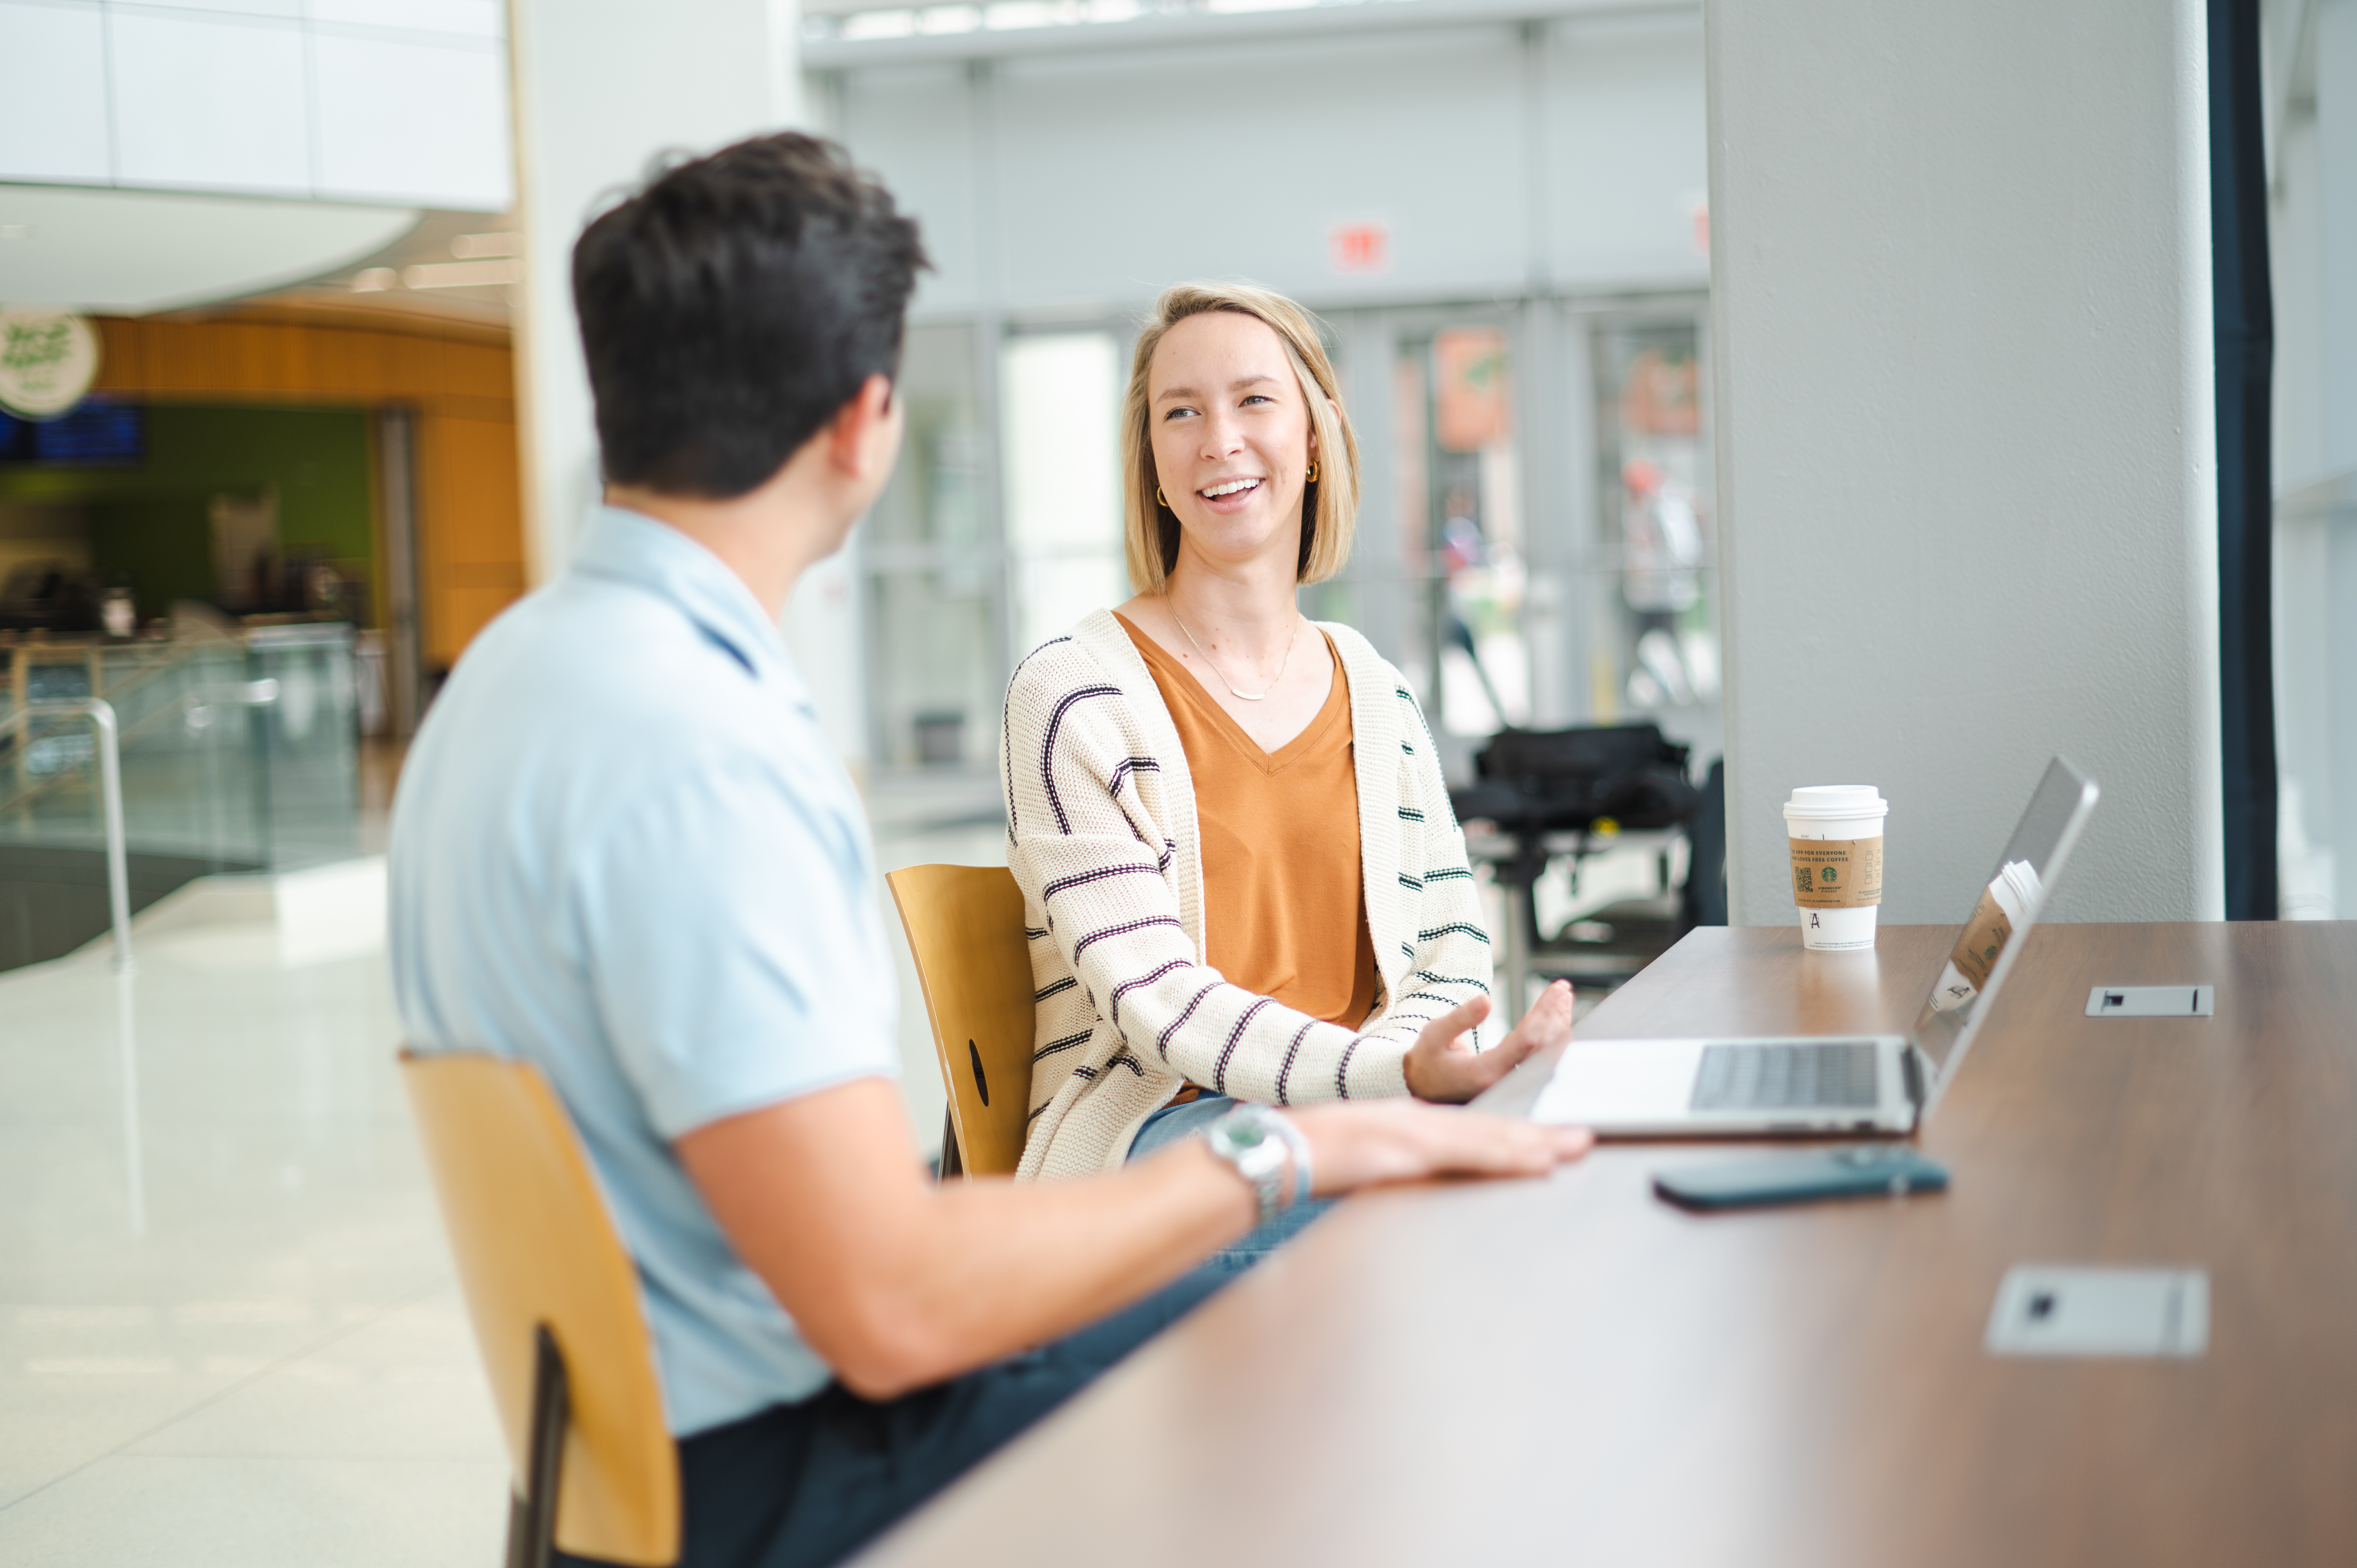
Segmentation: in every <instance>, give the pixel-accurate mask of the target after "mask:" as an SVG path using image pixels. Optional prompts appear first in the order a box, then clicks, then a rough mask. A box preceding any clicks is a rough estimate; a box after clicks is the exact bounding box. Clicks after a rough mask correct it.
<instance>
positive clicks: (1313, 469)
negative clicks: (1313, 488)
mask: <svg viewBox="0 0 2357 1568" xmlns="http://www.w3.org/2000/svg"><path fill="white" fill-rule="evenodd" d="M1301 482H1302V483H1303V484H1305V485H1314V484H1316V483H1317V482H1318V459H1317V458H1315V457H1312V458H1310V459H1309V472H1308V474H1307V475H1306V476H1305V477H1304V478H1302V481H1301Z"/></svg>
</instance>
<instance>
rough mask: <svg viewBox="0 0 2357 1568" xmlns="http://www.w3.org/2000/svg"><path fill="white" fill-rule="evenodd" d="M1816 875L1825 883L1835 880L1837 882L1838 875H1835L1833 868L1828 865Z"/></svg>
mask: <svg viewBox="0 0 2357 1568" xmlns="http://www.w3.org/2000/svg"><path fill="white" fill-rule="evenodd" d="M1817 875H1819V876H1821V877H1823V878H1824V880H1825V881H1827V882H1834V881H1837V880H1839V875H1838V874H1837V873H1836V872H1835V870H1834V868H1833V867H1832V866H1830V865H1828V866H1826V867H1825V868H1824V870H1822V871H1820V872H1818V873H1817Z"/></svg>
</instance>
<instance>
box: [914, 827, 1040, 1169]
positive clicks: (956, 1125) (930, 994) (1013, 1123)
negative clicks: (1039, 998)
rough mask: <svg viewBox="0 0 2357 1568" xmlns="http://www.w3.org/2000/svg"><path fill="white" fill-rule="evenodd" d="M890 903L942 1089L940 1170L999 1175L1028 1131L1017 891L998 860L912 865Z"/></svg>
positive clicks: (1025, 950)
mask: <svg viewBox="0 0 2357 1568" xmlns="http://www.w3.org/2000/svg"><path fill="white" fill-rule="evenodd" d="M884 880H885V881H886V882H888V883H889V884H890V885H891V888H892V901H893V903H895V904H896V905H898V906H899V909H900V924H901V926H902V927H903V928H905V929H907V931H908V933H909V952H911V953H912V954H914V955H915V957H916V960H917V979H918V981H919V983H920V984H922V985H923V987H924V991H925V1012H926V1015H928V1016H929V1017H930V1018H931V1020H932V1026H933V1051H934V1054H935V1055H937V1056H938V1057H939V1058H941V1064H942V1084H943V1085H944V1087H946V1088H947V1089H948V1090H949V1098H950V1104H949V1115H948V1117H947V1119H946V1122H945V1124H944V1125H943V1127H942V1175H943V1176H956V1175H959V1174H961V1173H964V1174H969V1175H973V1176H1008V1175H1011V1174H1013V1172H1014V1170H1015V1167H1016V1165H1017V1162H1019V1161H1020V1160H1021V1159H1022V1157H1023V1135H1024V1133H1027V1132H1028V1131H1029V1130H1030V1120H1029V1115H1028V1112H1029V1111H1030V1100H1031V1039H1032V1032H1031V1010H1032V1003H1031V952H1030V946H1029V944H1028V942H1027V941H1026V940H1024V936H1023V894H1022V891H1021V889H1019V888H1017V886H1015V878H1014V876H1013V875H1012V874H1010V873H1009V872H1008V871H1007V870H1006V868H1005V867H1004V866H997V865H911V866H907V867H904V868H903V869H901V870H899V871H895V872H893V873H891V874H890V875H888V876H886V877H885V878H884Z"/></svg>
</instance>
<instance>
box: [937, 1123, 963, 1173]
mask: <svg viewBox="0 0 2357 1568" xmlns="http://www.w3.org/2000/svg"><path fill="white" fill-rule="evenodd" d="M963 1175H965V1161H964V1160H963V1158H961V1157H960V1156H959V1155H958V1141H957V1118H956V1117H955V1116H954V1115H953V1114H952V1113H951V1112H948V1111H943V1112H942V1180H943V1181H947V1180H949V1179H950V1177H952V1176H963Z"/></svg>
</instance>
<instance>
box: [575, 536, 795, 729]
mask: <svg viewBox="0 0 2357 1568" xmlns="http://www.w3.org/2000/svg"><path fill="white" fill-rule="evenodd" d="M572 569H573V570H574V571H576V572H584V573H587V574H588V575H592V576H597V577H606V578H610V579H612V580H614V581H617V582H622V583H628V584H630V585H631V586H633V587H636V588H642V589H644V590H645V591H646V592H648V593H651V594H652V595H654V596H656V597H658V598H660V599H663V600H666V601H668V602H669V603H670V604H671V605H672V606H673V607H675V608H676V609H678V610H679V611H680V613H681V614H683V615H684V616H686V617H687V618H688V619H689V620H691V621H694V623H695V625H696V627H697V628H699V629H701V630H702V631H703V632H704V633H705V636H707V637H709V638H711V639H713V640H714V641H716V642H717V643H719V644H720V646H721V647H723V648H725V649H726V650H728V651H729V652H730V653H732V654H734V655H735V656H736V657H737V661H738V662H739V663H741V664H743V665H744V666H745V668H746V669H748V670H749V671H752V674H753V678H754V679H755V680H757V681H761V682H774V683H777V684H779V685H780V686H782V687H783V688H784V689H785V692H786V694H787V695H788V696H789V697H791V698H792V699H794V700H797V701H799V700H802V698H803V697H804V696H805V693H804V692H803V690H802V679H801V677H800V676H799V675H798V674H797V673H796V672H795V671H794V667H793V664H792V662H791V660H789V659H788V658H787V657H786V650H785V641H784V639H783V638H782V637H781V636H780V633H779V630H778V623H777V622H775V621H773V620H771V619H770V617H769V613H768V612H767V611H766V610H764V609H763V608H762V607H761V603H760V601H759V600H758V599H756V598H755V597H754V596H753V590H752V589H750V588H748V587H747V586H746V585H745V583H744V579H742V578H740V577H739V576H737V574H736V573H734V572H732V571H730V570H729V569H728V567H727V565H726V564H725V563H723V562H722V561H721V559H720V557H718V556H717V555H715V554H714V553H712V552H711V551H709V550H706V549H705V547H704V546H703V545H701V544H698V543H697V542H695V541H694V540H693V539H690V538H689V537H688V536H687V535H686V534H684V533H682V532H680V531H679V530H677V529H675V528H673V527H672V526H671V525H670V524H669V523H664V522H658V521H655V520H654V519H653V518H651V517H649V516H647V515H646V514H645V513H643V512H635V511H629V510H624V509H623V508H621V507H614V506H593V507H591V508H590V509H589V521H588V523H587V526H586V527H584V528H583V530H582V532H581V537H580V539H579V540H578V541H577V542H576V543H575V545H574V550H573V564H572Z"/></svg>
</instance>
